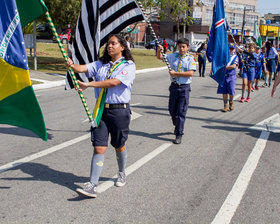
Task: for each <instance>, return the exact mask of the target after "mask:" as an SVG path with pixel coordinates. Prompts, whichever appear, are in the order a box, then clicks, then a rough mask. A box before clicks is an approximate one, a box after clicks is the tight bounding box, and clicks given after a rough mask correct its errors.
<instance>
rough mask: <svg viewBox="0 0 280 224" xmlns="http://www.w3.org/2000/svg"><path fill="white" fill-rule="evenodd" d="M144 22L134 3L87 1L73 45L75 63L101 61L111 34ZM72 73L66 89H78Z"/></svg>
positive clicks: (131, 0)
mask: <svg viewBox="0 0 280 224" xmlns="http://www.w3.org/2000/svg"><path fill="white" fill-rule="evenodd" d="M142 20H144V16H143V14H142V12H141V10H140V9H139V8H138V6H137V4H136V3H135V1H134V0H83V2H82V9H81V14H80V16H79V19H78V22H77V28H76V33H75V38H74V43H73V52H72V55H73V58H72V59H73V61H74V63H76V64H87V63H90V62H93V61H95V60H97V59H98V55H99V48H100V47H101V46H102V45H104V44H105V43H106V42H107V40H108V37H109V35H110V34H113V33H119V32H120V31H121V30H122V29H124V28H125V27H127V26H128V25H130V24H132V23H134V22H138V21H142ZM76 76H77V79H78V80H81V81H84V82H89V81H92V80H93V79H92V78H90V79H88V78H87V77H86V74H84V73H80V74H76ZM70 80H72V78H71V76H70V74H69V72H67V75H66V89H70V88H73V87H74V84H73V82H72V81H71V82H70Z"/></svg>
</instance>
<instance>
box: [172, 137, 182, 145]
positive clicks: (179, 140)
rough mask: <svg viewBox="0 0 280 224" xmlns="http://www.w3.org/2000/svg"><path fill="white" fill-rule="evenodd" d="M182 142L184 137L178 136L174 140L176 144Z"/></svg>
mask: <svg viewBox="0 0 280 224" xmlns="http://www.w3.org/2000/svg"><path fill="white" fill-rule="evenodd" d="M181 142H182V137H176V138H175V139H174V140H173V143H174V144H181Z"/></svg>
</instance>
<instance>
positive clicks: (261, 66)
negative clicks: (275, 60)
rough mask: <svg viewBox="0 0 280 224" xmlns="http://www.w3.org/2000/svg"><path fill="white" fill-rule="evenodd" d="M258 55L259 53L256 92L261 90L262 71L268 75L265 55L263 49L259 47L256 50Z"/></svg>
mask: <svg viewBox="0 0 280 224" xmlns="http://www.w3.org/2000/svg"><path fill="white" fill-rule="evenodd" d="M256 53H257V63H256V74H255V86H254V88H255V89H256V90H259V86H258V84H259V80H260V79H261V75H262V71H263V70H264V72H265V73H266V64H265V60H264V56H263V53H262V52H261V48H260V47H257V48H256Z"/></svg>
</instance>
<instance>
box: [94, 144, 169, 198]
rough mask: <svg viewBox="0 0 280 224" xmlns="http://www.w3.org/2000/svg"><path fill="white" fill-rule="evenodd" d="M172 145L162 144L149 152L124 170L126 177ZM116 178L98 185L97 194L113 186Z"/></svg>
mask: <svg viewBox="0 0 280 224" xmlns="http://www.w3.org/2000/svg"><path fill="white" fill-rule="evenodd" d="M171 145H172V144H171V143H164V144H163V145H161V146H159V147H158V148H156V149H155V150H154V151H152V152H150V153H149V154H147V155H145V156H144V157H142V158H141V159H139V160H138V161H136V162H135V163H133V164H132V165H130V166H129V167H128V168H126V170H125V173H126V175H127V176H128V175H130V174H132V173H133V172H134V171H136V170H137V169H139V168H140V167H141V166H143V165H145V164H146V163H147V162H149V161H150V160H151V159H153V158H155V157H156V156H157V155H159V154H160V153H162V152H163V151H164V150H166V149H168V148H169V147H170V146H171ZM116 178H117V175H115V176H113V177H112V178H111V179H109V180H107V181H106V182H104V183H102V184H100V185H98V186H97V192H98V193H102V192H104V191H106V190H108V189H109V188H110V187H112V186H114V184H115V179H116Z"/></svg>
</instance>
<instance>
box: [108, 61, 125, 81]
mask: <svg viewBox="0 0 280 224" xmlns="http://www.w3.org/2000/svg"><path fill="white" fill-rule="evenodd" d="M125 62H126V60H123V59H122V60H120V61H118V62H117V63H116V64H115V65H114V66H112V65H111V68H110V69H109V71H108V73H107V75H106V79H110V77H111V75H112V73H113V71H115V69H116V68H117V67H119V66H120V65H121V64H123V63H125Z"/></svg>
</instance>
